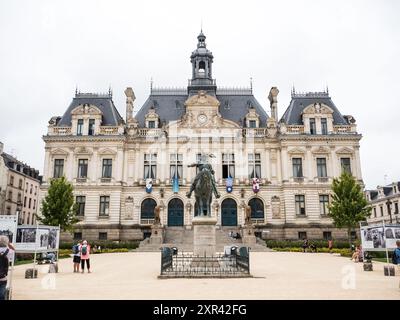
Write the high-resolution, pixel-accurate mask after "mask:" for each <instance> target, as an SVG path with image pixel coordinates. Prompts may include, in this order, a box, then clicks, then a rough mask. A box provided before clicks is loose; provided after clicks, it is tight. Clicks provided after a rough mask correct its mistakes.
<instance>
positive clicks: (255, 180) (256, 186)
mask: <svg viewBox="0 0 400 320" xmlns="http://www.w3.org/2000/svg"><path fill="white" fill-rule="evenodd" d="M258 191H260V180H259V179H258V178H253V192H254V193H257V192H258Z"/></svg>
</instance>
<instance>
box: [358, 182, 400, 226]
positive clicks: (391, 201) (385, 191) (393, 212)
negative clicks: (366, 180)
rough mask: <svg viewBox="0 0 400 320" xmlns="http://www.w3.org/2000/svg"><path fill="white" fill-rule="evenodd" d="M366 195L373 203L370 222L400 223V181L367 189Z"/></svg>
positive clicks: (370, 202)
mask: <svg viewBox="0 0 400 320" xmlns="http://www.w3.org/2000/svg"><path fill="white" fill-rule="evenodd" d="M365 196H366V197H367V200H368V202H369V204H370V205H371V215H370V217H369V218H368V219H367V221H368V223H381V222H382V221H385V223H391V222H393V223H399V222H400V215H399V203H400V182H393V183H391V184H389V185H387V186H378V187H377V188H376V189H375V190H367V191H365Z"/></svg>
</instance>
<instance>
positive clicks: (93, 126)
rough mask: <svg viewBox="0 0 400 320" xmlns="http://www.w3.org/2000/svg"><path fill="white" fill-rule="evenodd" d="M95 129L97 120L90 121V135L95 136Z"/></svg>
mask: <svg viewBox="0 0 400 320" xmlns="http://www.w3.org/2000/svg"><path fill="white" fill-rule="evenodd" d="M94 128H95V120H94V119H89V131H88V135H89V136H93V135H94Z"/></svg>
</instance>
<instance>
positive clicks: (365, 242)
mask: <svg viewBox="0 0 400 320" xmlns="http://www.w3.org/2000/svg"><path fill="white" fill-rule="evenodd" d="M360 233H361V245H362V247H363V250H364V251H384V250H386V248H387V249H388V250H394V249H395V248H397V246H396V241H397V240H400V224H387V225H385V226H383V225H381V224H380V225H373V226H363V227H361V228H360Z"/></svg>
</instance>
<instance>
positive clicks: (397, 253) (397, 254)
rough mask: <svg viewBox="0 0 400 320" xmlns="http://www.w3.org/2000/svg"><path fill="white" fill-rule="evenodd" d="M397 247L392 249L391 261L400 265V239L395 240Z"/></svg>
mask: <svg viewBox="0 0 400 320" xmlns="http://www.w3.org/2000/svg"><path fill="white" fill-rule="evenodd" d="M396 245H397V248H396V249H394V251H393V257H392V262H393V264H396V265H397V266H398V267H400V240H397V241H396Z"/></svg>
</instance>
